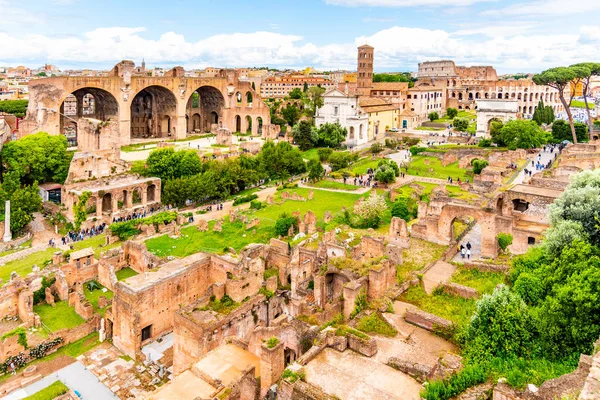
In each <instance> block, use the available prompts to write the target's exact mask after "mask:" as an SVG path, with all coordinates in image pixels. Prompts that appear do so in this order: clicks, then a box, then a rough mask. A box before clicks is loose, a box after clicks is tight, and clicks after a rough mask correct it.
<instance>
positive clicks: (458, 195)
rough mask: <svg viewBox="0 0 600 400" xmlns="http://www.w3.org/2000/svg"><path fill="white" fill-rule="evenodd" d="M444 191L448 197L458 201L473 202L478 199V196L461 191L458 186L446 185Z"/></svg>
mask: <svg viewBox="0 0 600 400" xmlns="http://www.w3.org/2000/svg"><path fill="white" fill-rule="evenodd" d="M446 190H448V195H449V196H450V197H453V198H455V199H459V200H466V201H470V200H475V199H478V198H479V196H478V195H476V194H475V193H471V192H469V191H466V190H462V189H461V188H460V186H452V185H446Z"/></svg>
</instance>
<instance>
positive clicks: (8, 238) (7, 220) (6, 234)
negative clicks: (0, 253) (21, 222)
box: [2, 200, 12, 242]
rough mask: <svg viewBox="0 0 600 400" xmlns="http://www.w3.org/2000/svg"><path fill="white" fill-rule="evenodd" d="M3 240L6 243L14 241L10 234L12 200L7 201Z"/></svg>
mask: <svg viewBox="0 0 600 400" xmlns="http://www.w3.org/2000/svg"><path fill="white" fill-rule="evenodd" d="M2 240H3V241H5V242H10V241H11V240H12V234H11V233H10V200H6V206H5V208H4V237H3V238H2Z"/></svg>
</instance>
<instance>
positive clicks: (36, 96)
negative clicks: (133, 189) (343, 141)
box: [21, 61, 276, 150]
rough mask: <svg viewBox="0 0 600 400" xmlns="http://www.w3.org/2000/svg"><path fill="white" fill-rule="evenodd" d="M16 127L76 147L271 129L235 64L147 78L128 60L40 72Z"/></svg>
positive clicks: (264, 132)
mask: <svg viewBox="0 0 600 400" xmlns="http://www.w3.org/2000/svg"><path fill="white" fill-rule="evenodd" d="M29 91H30V94H29V98H30V102H29V107H28V110H27V116H26V119H25V120H24V121H23V123H22V125H21V132H22V134H27V133H33V132H38V131H44V132H48V133H50V134H53V135H58V134H64V135H65V136H67V138H68V139H69V142H70V144H71V145H77V146H78V148H79V150H103V149H107V148H111V147H114V146H115V145H117V146H123V145H127V144H130V143H131V142H132V141H133V140H136V141H143V140H144V139H152V140H157V139H184V138H185V137H187V135H188V134H192V133H204V132H213V133H214V132H216V131H217V130H218V129H223V128H224V129H227V130H229V131H231V132H243V133H252V134H253V135H261V134H262V135H270V134H271V133H273V132H271V130H273V131H274V130H275V129H276V128H275V127H273V126H271V125H270V124H271V121H270V113H269V108H268V107H267V106H266V105H265V103H263V101H262V100H261V98H260V95H259V94H258V93H257V92H256V91H255V90H253V89H252V87H251V83H250V82H244V81H240V80H239V79H238V75H237V74H236V71H235V70H220V71H219V73H218V74H217V76H215V77H210V78H199V77H186V76H185V72H184V69H183V68H182V67H175V68H173V69H171V70H170V71H168V72H167V73H166V74H165V75H164V76H161V77H154V76H148V74H147V73H146V72H145V71H143V70H142V69H140V68H136V67H135V64H134V63H133V61H121V62H120V63H118V64H117V65H116V66H115V67H114V68H113V69H112V70H111V71H110V73H108V74H107V76H100V77H87V76H65V77H53V78H47V79H39V80H35V81H32V82H31V83H30V86H29Z"/></svg>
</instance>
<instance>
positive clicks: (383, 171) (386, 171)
mask: <svg viewBox="0 0 600 400" xmlns="http://www.w3.org/2000/svg"><path fill="white" fill-rule="evenodd" d="M375 180H376V181H378V182H381V183H386V184H387V183H393V182H395V181H396V173H395V172H394V169H393V168H392V167H390V166H389V165H388V164H383V165H381V166H379V167H377V170H376V171H375Z"/></svg>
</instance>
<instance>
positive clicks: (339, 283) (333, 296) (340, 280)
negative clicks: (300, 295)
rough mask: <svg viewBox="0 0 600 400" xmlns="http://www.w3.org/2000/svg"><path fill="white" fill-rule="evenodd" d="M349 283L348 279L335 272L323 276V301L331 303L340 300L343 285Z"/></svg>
mask: <svg viewBox="0 0 600 400" xmlns="http://www.w3.org/2000/svg"><path fill="white" fill-rule="evenodd" d="M349 281H350V279H348V277H346V276H344V275H342V274H338V273H335V272H330V273H328V274H327V275H325V296H324V298H325V301H326V302H327V303H332V302H333V301H335V300H338V299H340V298H341V297H342V294H343V291H344V285H345V284H346V283H348V282H349Z"/></svg>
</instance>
